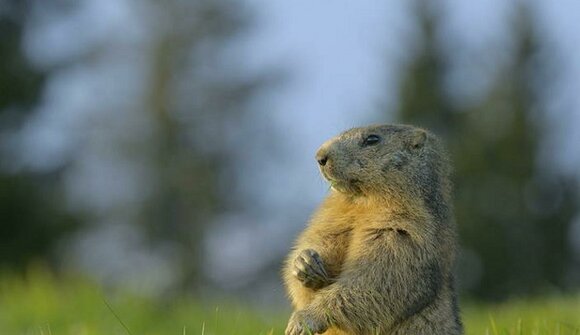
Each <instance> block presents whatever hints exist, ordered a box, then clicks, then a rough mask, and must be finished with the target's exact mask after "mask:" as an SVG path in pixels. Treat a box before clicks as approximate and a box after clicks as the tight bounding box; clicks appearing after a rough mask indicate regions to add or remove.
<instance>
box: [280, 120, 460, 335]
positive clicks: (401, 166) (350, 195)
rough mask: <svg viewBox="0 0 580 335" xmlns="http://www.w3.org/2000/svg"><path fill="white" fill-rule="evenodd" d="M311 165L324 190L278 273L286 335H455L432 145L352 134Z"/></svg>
mask: <svg viewBox="0 0 580 335" xmlns="http://www.w3.org/2000/svg"><path fill="white" fill-rule="evenodd" d="M316 160H317V161H318V164H319V167H320V171H321V172H322V175H323V176H324V178H325V179H327V180H328V181H329V182H330V184H331V191H330V194H329V195H328V196H327V198H326V199H325V200H324V202H323V203H322V205H321V206H320V208H319V209H318V210H317V211H316V212H315V214H314V215H313V217H312V219H311V221H310V223H309V225H308V227H307V228H306V229H305V231H304V232H303V233H302V234H301V235H300V237H299V238H298V240H297V242H296V245H295V247H294V248H293V250H292V251H291V253H290V255H289V257H288V260H287V262H286V264H285V267H284V271H283V276H284V280H285V284H286V287H287V290H288V294H289V296H290V298H291V300H292V304H293V306H294V309H295V310H294V313H293V314H292V316H291V317H290V321H289V322H288V327H287V328H286V335H298V334H304V335H305V334H322V333H324V334H343V335H346V334H352V335H384V334H401V335H403V334H404V335H420V334H426V335H427V334H428V335H437V334H445V335H451V334H462V333H463V327H462V324H461V320H460V317H459V311H458V305H457V294H456V289H455V276H454V265H455V258H456V249H457V238H456V228H455V222H454V219H453V213H452V211H453V210H452V205H451V194H450V193H451V183H450V180H449V174H450V163H449V161H448V158H447V154H446V153H445V151H444V149H443V148H442V146H441V144H440V142H439V140H438V139H437V138H436V137H435V136H434V135H433V134H431V133H430V132H428V131H426V130H424V129H420V128H417V127H413V126H407V125H373V126H369V127H363V128H354V129H351V130H348V131H346V132H344V133H342V134H340V135H339V136H337V137H335V138H333V139H331V140H329V141H327V142H326V143H324V144H323V145H322V146H321V147H320V149H319V150H318V152H317V153H316Z"/></svg>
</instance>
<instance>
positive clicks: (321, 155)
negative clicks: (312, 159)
mask: <svg viewBox="0 0 580 335" xmlns="http://www.w3.org/2000/svg"><path fill="white" fill-rule="evenodd" d="M316 161H317V162H318V164H319V165H320V166H325V165H326V162H328V155H327V154H326V152H320V150H319V151H318V153H317V154H316Z"/></svg>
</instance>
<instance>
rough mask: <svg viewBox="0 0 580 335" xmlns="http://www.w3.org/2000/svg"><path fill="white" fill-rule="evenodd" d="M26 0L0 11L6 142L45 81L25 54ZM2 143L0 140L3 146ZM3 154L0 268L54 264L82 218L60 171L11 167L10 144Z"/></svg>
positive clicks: (0, 122)
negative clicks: (66, 203) (74, 212)
mask: <svg viewBox="0 0 580 335" xmlns="http://www.w3.org/2000/svg"><path fill="white" fill-rule="evenodd" d="M28 6H29V2H28V1H5V2H4V3H3V4H2V6H0V7H2V10H1V11H0V139H2V138H4V139H5V141H8V135H7V133H10V132H13V131H15V130H16V129H18V127H19V126H20V125H21V124H22V123H23V122H24V121H25V120H26V118H27V117H29V116H30V115H31V114H32V110H31V107H32V106H33V105H34V104H36V103H37V101H38V98H39V95H40V91H41V88H42V85H43V82H44V78H45V75H44V73H42V72H40V71H38V70H36V69H35V68H33V67H32V66H31V65H30V64H29V63H28V62H27V61H26V58H25V57H24V55H23V52H22V48H21V45H22V34H23V28H24V27H23V25H24V19H25V16H26V15H27V14H28V12H27V10H28ZM2 144H3V143H0V147H1V145H2ZM2 149H5V151H4V152H0V268H10V269H23V268H24V267H26V265H27V264H28V263H29V262H32V261H44V262H45V263H47V264H56V262H54V260H55V254H54V251H55V248H56V246H57V244H58V242H60V240H61V239H62V238H63V237H65V236H66V235H67V233H69V232H71V231H72V230H74V228H75V227H76V226H77V224H78V221H77V220H75V218H74V217H73V216H71V215H70V214H69V213H67V212H66V211H65V210H64V208H63V202H62V194H60V192H59V188H58V187H56V185H57V183H56V181H57V180H58V171H49V172H47V173H43V174H37V173H32V172H28V171H13V169H11V168H9V165H10V163H12V162H11V161H10V160H11V158H12V156H11V154H12V153H11V152H9V150H8V148H5V147H3V148H2Z"/></svg>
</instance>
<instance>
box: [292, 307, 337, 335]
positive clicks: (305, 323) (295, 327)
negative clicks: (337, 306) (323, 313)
mask: <svg viewBox="0 0 580 335" xmlns="http://www.w3.org/2000/svg"><path fill="white" fill-rule="evenodd" d="M327 329H328V323H327V322H326V321H325V320H324V319H323V318H317V317H315V315H314V314H311V313H308V312H306V311H305V310H302V311H297V312H294V313H292V316H291V317H290V320H289V321H288V326H287V327H286V331H285V332H284V334H285V335H314V334H322V333H324V332H325V331H326V330H327Z"/></svg>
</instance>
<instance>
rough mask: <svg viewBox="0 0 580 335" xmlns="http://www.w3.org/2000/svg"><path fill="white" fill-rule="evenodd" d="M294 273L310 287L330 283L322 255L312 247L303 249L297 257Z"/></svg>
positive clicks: (316, 287)
mask: <svg viewBox="0 0 580 335" xmlns="http://www.w3.org/2000/svg"><path fill="white" fill-rule="evenodd" d="M293 273H294V275H295V276H296V278H298V279H299V280H300V281H301V282H302V284H304V286H306V287H308V288H312V289H319V288H322V287H324V286H327V285H328V284H330V279H329V278H328V273H327V272H326V269H325V268H324V263H323V262H322V259H321V258H320V255H319V254H318V253H317V252H316V251H314V250H312V249H306V250H303V251H302V252H301V253H300V254H299V255H298V257H296V260H295V261H294V271H293Z"/></svg>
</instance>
